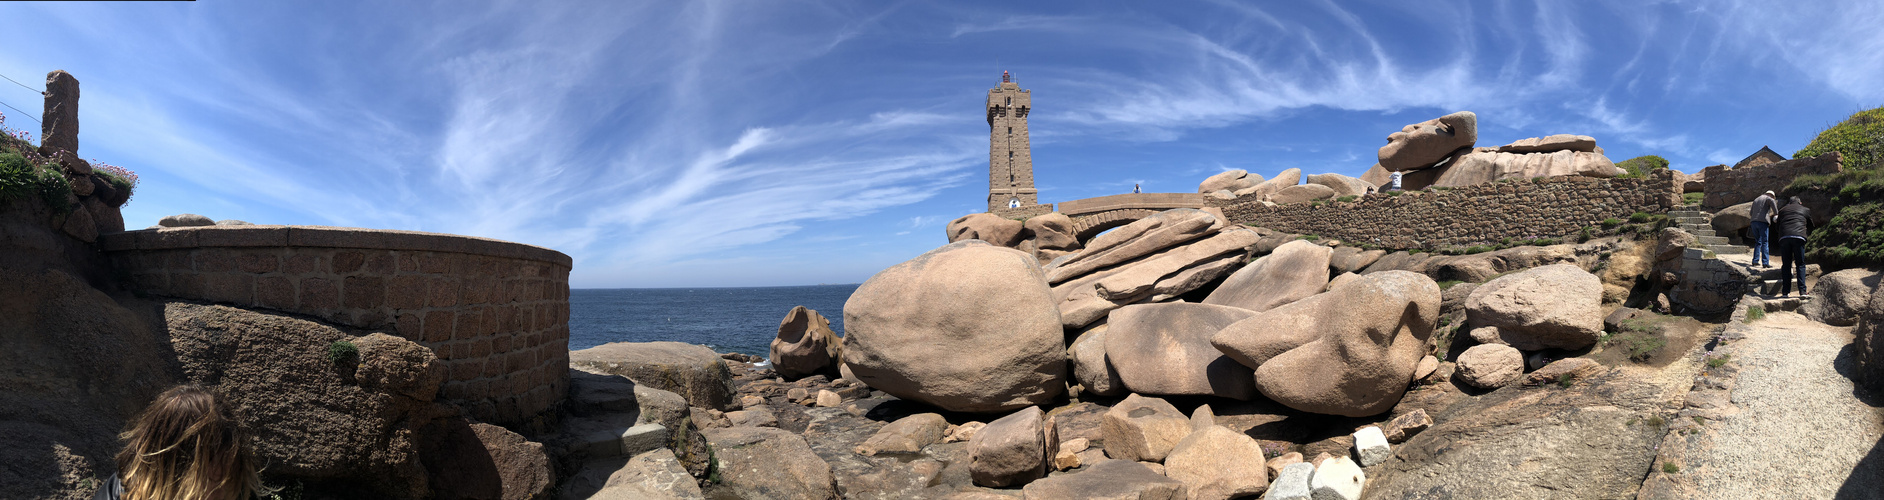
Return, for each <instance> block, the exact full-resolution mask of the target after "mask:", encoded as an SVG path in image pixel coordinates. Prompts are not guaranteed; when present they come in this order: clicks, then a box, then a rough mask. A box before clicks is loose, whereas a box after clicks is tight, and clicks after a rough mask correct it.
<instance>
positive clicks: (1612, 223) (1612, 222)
mask: <svg viewBox="0 0 1884 500" xmlns="http://www.w3.org/2000/svg"><path fill="white" fill-rule="evenodd" d="M1620 225H1622V219H1618V218H1615V217H1610V218H1607V219H1603V229H1614V228H1615V227H1616V226H1620Z"/></svg>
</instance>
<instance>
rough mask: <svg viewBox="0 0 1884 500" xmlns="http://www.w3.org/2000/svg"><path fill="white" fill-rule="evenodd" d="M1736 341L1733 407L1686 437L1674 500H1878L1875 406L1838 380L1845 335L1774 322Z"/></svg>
mask: <svg viewBox="0 0 1884 500" xmlns="http://www.w3.org/2000/svg"><path fill="white" fill-rule="evenodd" d="M1741 332H1743V333H1744V339H1742V340H1738V341H1735V342H1734V343H1733V344H1732V346H1731V347H1732V349H1731V352H1732V361H1733V362H1734V364H1736V365H1737V367H1738V374H1737V376H1735V377H1734V381H1733V385H1732V387H1731V391H1730V394H1731V404H1732V407H1731V408H1722V409H1723V410H1725V411H1722V412H1719V413H1718V414H1715V415H1712V416H1713V417H1715V418H1714V419H1710V420H1708V421H1706V422H1704V423H1700V424H1698V425H1697V426H1696V427H1695V428H1693V429H1692V430H1691V431H1688V432H1691V433H1692V434H1691V435H1692V436H1693V437H1692V438H1690V447H1689V448H1688V450H1687V451H1686V453H1685V457H1683V459H1684V460H1683V461H1685V462H1686V463H1678V464H1676V465H1675V466H1676V467H1679V468H1680V469H1685V470H1682V471H1680V472H1679V474H1671V476H1682V477H1681V481H1680V482H1681V483H1685V486H1686V487H1685V488H1681V489H1683V490H1686V491H1685V492H1684V493H1687V494H1684V495H1680V496H1683V497H1688V498H1708V499H1739V498H1748V499H1752V498H1760V499H1765V498H1837V499H1880V498H1884V442H1881V441H1880V438H1884V408H1879V407H1876V406H1872V405H1878V404H1884V402H1881V401H1880V400H1879V398H1878V397H1876V396H1873V395H1869V394H1865V393H1859V392H1854V390H1853V386H1852V382H1851V379H1849V378H1846V377H1845V376H1844V375H1841V374H1840V372H1841V371H1846V372H1848V371H1849V370H1850V369H1851V368H1850V366H1849V365H1850V364H1851V359H1850V356H1851V354H1850V348H1849V347H1848V346H1849V345H1850V344H1851V340H1852V336H1851V329H1850V328H1839V327H1833V326H1827V325H1824V324H1821V323H1817V322H1813V321H1811V320H1808V319H1806V318H1805V317H1803V316H1800V315H1798V314H1795V313H1790V312H1780V313H1772V314H1769V315H1768V316H1767V317H1766V318H1765V319H1761V320H1758V321H1754V322H1752V323H1750V324H1748V325H1747V326H1746V327H1743V328H1742V329H1741ZM1690 418H1697V421H1698V417H1690ZM1678 432H1680V431H1678Z"/></svg>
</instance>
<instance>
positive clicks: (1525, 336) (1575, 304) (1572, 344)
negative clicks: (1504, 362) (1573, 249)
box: [1465, 264, 1603, 351]
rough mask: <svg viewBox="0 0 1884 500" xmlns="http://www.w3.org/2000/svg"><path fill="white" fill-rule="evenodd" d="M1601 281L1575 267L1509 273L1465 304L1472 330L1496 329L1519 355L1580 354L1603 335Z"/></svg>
mask: <svg viewBox="0 0 1884 500" xmlns="http://www.w3.org/2000/svg"><path fill="white" fill-rule="evenodd" d="M1602 305H1603V281H1602V280H1601V279H1599V278H1597V277H1596V275H1594V274H1590V273H1589V272H1588V271H1584V270H1583V269H1582V268H1579V267H1577V266H1576V265H1574V264H1552V265H1548V266H1542V267H1535V268H1531V269H1527V270H1524V271H1520V272H1516V273H1512V274H1507V275H1504V276H1501V277H1498V278H1497V279H1493V280H1491V281H1488V282H1486V283H1485V284H1484V285H1480V286H1479V287H1478V288H1476V289H1473V290H1472V295H1470V296H1468V297H1466V299H1465V315H1466V321H1467V322H1469V323H1470V324H1471V325H1472V328H1484V327H1487V326H1495V327H1498V335H1499V336H1500V337H1502V338H1503V339H1504V341H1505V343H1506V344H1510V345H1511V347H1515V348H1518V349H1520V350H1526V351H1534V350H1538V349H1551V348H1556V349H1582V348H1585V347H1589V346H1591V345H1594V344H1595V343H1596V339H1597V337H1598V336H1600V335H1602V333H1603V310H1602Z"/></svg>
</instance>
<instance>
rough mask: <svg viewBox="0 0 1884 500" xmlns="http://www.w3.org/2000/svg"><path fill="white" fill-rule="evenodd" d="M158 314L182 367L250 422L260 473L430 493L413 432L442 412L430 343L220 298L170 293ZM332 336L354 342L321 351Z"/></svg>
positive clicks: (400, 494)
mask: <svg viewBox="0 0 1884 500" xmlns="http://www.w3.org/2000/svg"><path fill="white" fill-rule="evenodd" d="M164 318H165V319H166V321H167V322H168V326H169V330H170V334H171V337H172V345H173V346H174V348H175V349H176V352H177V358H178V360H179V362H180V363H181V366H182V369H183V373H184V376H185V379H186V380H189V381H193V382H197V383H202V384H204V385H205V386H207V387H210V388H211V389H212V390H213V391H215V392H217V393H218V394H220V395H221V396H222V397H223V398H225V399H226V400H227V403H228V405H229V406H230V407H231V408H232V409H233V410H234V413H235V416H236V419H237V420H240V421H241V422H242V423H243V427H244V428H248V429H254V432H255V434H254V435H253V436H252V439H251V446H252V448H253V450H254V451H255V454H256V456H257V457H258V458H260V459H262V460H265V461H267V462H268V463H269V464H271V465H270V472H271V473H274V474H282V475H286V476H290V477H299V478H306V479H313V480H345V481H353V482H355V483H356V484H360V485H362V486H365V487H367V488H368V489H370V490H371V491H374V492H376V493H378V494H380V495H384V496H388V497H396V498H427V497H429V496H430V492H431V490H432V488H431V485H430V482H429V474H428V473H427V471H426V468H425V464H424V463H423V461H422V460H421V453H420V451H421V447H422V446H423V445H424V442H423V439H422V438H423V437H425V436H427V435H428V434H427V433H426V432H425V429H426V427H427V426H428V425H430V424H431V423H432V422H433V421H435V420H438V419H441V418H443V417H444V416H445V415H447V414H448V413H446V412H445V411H444V410H443V408H442V407H440V406H438V405H435V404H433V403H432V398H433V396H434V395H435V394H437V393H438V386H439V384H440V383H441V382H442V380H443V378H444V376H445V373H444V369H443V367H442V366H440V365H437V364H435V363H434V361H435V358H434V357H433V355H432V351H431V349H427V348H425V347H423V346H420V345H418V344H416V343H413V342H412V341H409V340H405V339H402V338H398V337H393V336H389V335H385V334H377V333H376V334H371V335H367V336H364V337H353V336H350V335H348V334H346V333H343V332H341V331H340V330H338V329H335V328H333V327H331V326H326V325H322V324H319V323H314V322H312V321H307V320H302V319H295V318H289V317H285V316H277V315H272V314H261V313H254V312H250V311H246V310H242V309H236V308H232V307H225V306H201V305H195V304H187V303H180V302H173V303H170V304H168V305H166V306H165V308H164ZM339 345H345V346H351V347H352V348H353V349H352V351H354V352H356V353H357V354H355V355H352V356H336V357H333V358H330V357H329V355H328V352H329V350H330V346H339ZM336 352H344V351H340V350H336Z"/></svg>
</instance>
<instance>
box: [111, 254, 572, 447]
mask: <svg viewBox="0 0 1884 500" xmlns="http://www.w3.org/2000/svg"><path fill="white" fill-rule="evenodd" d="M99 244H100V245H99V246H100V247H101V248H102V249H103V250H104V251H105V253H106V255H107V256H108V258H109V259H110V260H111V262H112V265H113V267H114V268H115V269H116V271H117V272H118V273H120V274H121V275H124V276H126V277H128V278H129V279H128V282H129V283H130V286H132V287H133V288H134V289H135V291H137V292H139V293H143V294H147V295H154V296H162V297H175V298H182V299H190V300H201V301H206V302H214V303H220V304H227V305H232V306H238V307H244V308H255V309H272V310H276V311H282V312H287V313H293V314H301V315H307V316H313V317H317V318H321V319H324V320H326V321H328V322H331V323H335V324H339V325H345V326H349V327H353V328H359V329H363V330H376V331H384V332H388V333H394V334H397V335H399V336H402V337H405V338H407V339H410V340H412V341H414V342H418V343H420V344H422V345H425V346H427V347H430V348H431V349H432V350H433V352H435V353H436V354H437V356H438V358H439V360H440V363H442V364H443V366H444V367H445V371H446V374H447V375H446V379H445V380H446V382H445V384H444V385H443V386H442V387H441V388H440V394H439V397H440V398H441V399H443V400H445V401H447V402H450V403H454V404H457V405H458V406H460V407H462V408H463V409H464V410H465V411H467V412H468V413H470V414H471V415H472V416H473V417H475V418H477V419H479V420H483V421H486V422H494V423H505V424H508V423H518V422H523V421H525V420H528V419H530V418H531V417H535V416H537V415H540V414H542V413H543V412H545V411H547V410H549V409H551V408H553V407H554V406H555V405H556V404H557V403H558V402H560V401H561V400H562V399H563V398H564V395H565V394H567V388H568V384H569V374H568V369H569V269H570V264H571V261H570V258H569V256H567V255H564V254H562V253H560V252H556V251H554V250H550V249H546V248H540V247H533V246H529V245H522V244H518V243H510V242H504V241H497V240H488V239H482V238H472V237H466V236H456V235H445V234H431V233H417V232H409V231H383V230H370V229H355V228H331V227H310V226H212V227H193V228H163V229H146V230H141V231H130V232H123V233H114V234H108V235H105V236H103V237H101V238H100V241H99Z"/></svg>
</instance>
